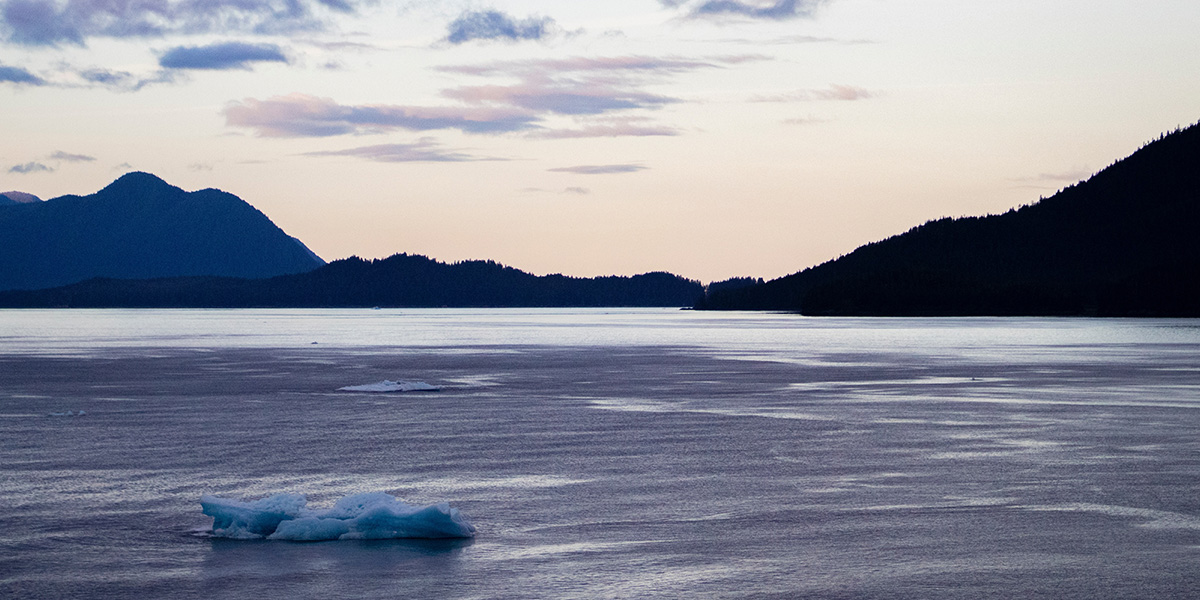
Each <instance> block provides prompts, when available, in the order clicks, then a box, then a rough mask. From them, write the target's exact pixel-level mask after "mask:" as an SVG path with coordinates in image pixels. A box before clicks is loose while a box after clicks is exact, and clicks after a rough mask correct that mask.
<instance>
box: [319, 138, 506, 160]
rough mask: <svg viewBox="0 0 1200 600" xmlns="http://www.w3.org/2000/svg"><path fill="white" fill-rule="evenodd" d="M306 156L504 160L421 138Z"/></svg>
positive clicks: (376, 158)
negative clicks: (411, 141) (447, 148)
mask: <svg viewBox="0 0 1200 600" xmlns="http://www.w3.org/2000/svg"><path fill="white" fill-rule="evenodd" d="M304 156H353V157H357V158H364V159H367V160H373V161H376V162H471V161H479V160H504V159H498V158H485V157H479V156H472V155H470V154H465V153H463V152H458V151H448V150H444V149H442V148H441V146H440V145H439V144H438V143H437V142H435V141H434V140H433V138H421V139H420V140H418V141H417V142H416V143H412V144H379V145H376V146H362V147H360V148H349V149H347V150H332V151H330V150H327V151H322V152H307V153H305V154H304Z"/></svg>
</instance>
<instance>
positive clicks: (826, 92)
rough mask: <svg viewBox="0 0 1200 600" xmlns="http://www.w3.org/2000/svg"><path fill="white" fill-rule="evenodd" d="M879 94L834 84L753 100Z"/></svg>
mask: <svg viewBox="0 0 1200 600" xmlns="http://www.w3.org/2000/svg"><path fill="white" fill-rule="evenodd" d="M877 95H878V94H877V93H875V92H872V91H870V90H867V89H864V88H860V87H857V86H853V85H840V84H836V83H835V84H833V85H830V86H829V87H828V88H826V89H821V90H797V91H794V92H787V93H783V94H773V95H769V96H754V97H752V98H750V101H751V102H812V101H815V100H840V101H854V100H867V99H869V98H874V97H876V96H877Z"/></svg>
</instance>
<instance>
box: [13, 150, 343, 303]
mask: <svg viewBox="0 0 1200 600" xmlns="http://www.w3.org/2000/svg"><path fill="white" fill-rule="evenodd" d="M0 239H5V240H7V242H6V244H5V249H4V252H3V253H0V289H39V288H49V287H55V286H60V285H65V284H70V283H76V282H79V281H84V280H87V279H91V278H94V277H113V278H125V279H145V278H153V277H172V276H205V275H211V276H234V277H269V276H274V275H280V274H286V273H297V272H303V271H306V270H311V269H313V268H316V267H318V266H320V265H322V264H324V261H323V260H321V259H320V257H318V256H316V255H315V254H314V253H312V252H311V250H309V249H308V248H307V247H306V246H304V244H303V243H302V242H300V241H299V240H297V239H296V238H293V237H291V236H289V235H287V234H286V233H285V232H284V231H283V230H281V229H279V227H278V226H276V225H275V224H274V223H273V222H272V221H271V220H270V219H269V218H268V217H267V216H266V215H265V214H263V213H262V212H261V211H259V210H258V209H256V208H254V207H253V206H251V205H250V204H249V203H247V202H245V201H244V200H242V199H241V198H238V197H237V196H234V195H233V194H229V193H227V192H223V191H221V190H217V189H213V188H208V189H203V190H199V191H195V192H186V191H184V190H182V189H181V188H178V187H176V186H173V185H170V184H168V183H167V182H165V181H163V180H162V179H160V178H158V177H156V176H154V175H151V174H149V173H142V172H132V173H127V174H125V175H123V176H121V177H120V178H118V179H117V180H116V181H114V182H112V183H110V184H109V185H108V186H106V187H104V188H103V189H101V190H100V191H98V192H96V193H94V194H90V195H87V196H78V195H66V196H60V197H58V198H53V199H50V200H46V201H43V202H38V203H28V204H19V205H7V206H3V207H0Z"/></svg>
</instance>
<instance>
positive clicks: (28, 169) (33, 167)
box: [8, 162, 54, 175]
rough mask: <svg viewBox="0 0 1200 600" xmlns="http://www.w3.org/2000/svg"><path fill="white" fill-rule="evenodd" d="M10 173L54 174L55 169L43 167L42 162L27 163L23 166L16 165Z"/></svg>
mask: <svg viewBox="0 0 1200 600" xmlns="http://www.w3.org/2000/svg"><path fill="white" fill-rule="evenodd" d="M8 172H9V173H16V174H19V175H24V174H27V173H53V172H54V169H53V168H52V167H48V166H46V165H43V164H42V163H40V162H27V163H25V164H23V165H16V166H14V167H11V168H10V169H9V170H8Z"/></svg>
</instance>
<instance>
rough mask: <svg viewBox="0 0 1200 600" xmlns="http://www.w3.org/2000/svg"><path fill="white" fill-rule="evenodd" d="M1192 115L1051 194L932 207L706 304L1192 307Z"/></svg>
mask: <svg viewBox="0 0 1200 600" xmlns="http://www.w3.org/2000/svg"><path fill="white" fill-rule="evenodd" d="M1198 276H1200V126H1196V125H1194V126H1191V127H1188V128H1186V129H1182V130H1178V131H1175V132H1173V133H1170V134H1167V135H1164V136H1162V137H1161V138H1159V139H1158V140H1156V141H1153V142H1151V143H1149V144H1147V145H1146V146H1144V147H1142V148H1141V149H1140V150H1138V151H1137V152H1135V153H1134V154H1133V155H1131V156H1129V157H1127V158H1125V159H1123V160H1121V161H1118V162H1117V163H1115V164H1113V165H1112V166H1110V167H1108V168H1106V169H1104V170H1103V171H1101V172H1100V173H1097V174H1096V175H1095V176H1093V177H1092V178H1091V179H1088V180H1087V181H1085V182H1082V183H1079V184H1077V185H1074V186H1071V187H1068V188H1066V189H1063V190H1062V191H1060V192H1058V193H1057V194H1055V195H1054V196H1052V197H1050V198H1046V199H1044V200H1041V201H1039V202H1037V203H1036V204H1032V205H1029V206H1025V207H1022V208H1020V209H1014V210H1011V211H1009V212H1007V213H1004V214H1002V215H992V216H986V217H967V218H958V219H950V218H946V219H940V220H936V221H931V222H928V223H926V224H924V225H921V226H919V227H916V228H913V229H912V230H910V231H908V232H906V233H904V234H901V235H897V236H894V237H891V238H888V239H885V240H883V241H880V242H875V243H872V244H867V245H866V246H862V247H860V248H858V249H857V250H855V251H853V252H851V253H850V254H848V255H846V256H843V257H841V258H838V259H836V260H832V261H829V262H826V263H824V264H821V265H818V266H816V267H812V268H809V269H806V270H804V271H801V272H799V273H795V274H793V275H789V276H787V277H783V278H780V279H776V280H773V281H769V282H766V283H764V284H761V285H755V286H748V287H742V288H738V289H733V290H717V291H713V292H710V294H709V295H708V296H707V297H706V298H705V299H704V300H703V301H701V302H700V303H699V304H698V306H697V307H698V308H705V309H742V310H783V311H798V312H801V313H803V314H810V315H897V316H902V315H1101V316H1200V277H1198Z"/></svg>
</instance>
